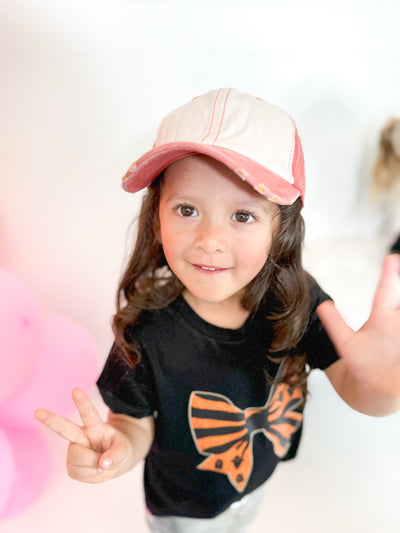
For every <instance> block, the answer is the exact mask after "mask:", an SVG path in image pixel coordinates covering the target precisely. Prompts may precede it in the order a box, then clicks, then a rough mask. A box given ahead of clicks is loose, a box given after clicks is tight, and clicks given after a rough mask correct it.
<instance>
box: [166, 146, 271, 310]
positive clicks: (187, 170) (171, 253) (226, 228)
mask: <svg viewBox="0 0 400 533" xmlns="http://www.w3.org/2000/svg"><path fill="white" fill-rule="evenodd" d="M159 222H160V231H159V238H160V239H161V242H162V246H163V249H164V254H165V257H166V259H167V261H168V264H169V266H170V268H171V270H172V271H173V272H174V274H175V275H176V276H177V277H178V278H179V280H180V281H181V282H182V283H183V285H184V286H185V288H186V291H185V292H184V296H185V297H186V299H187V300H188V302H189V303H190V305H191V306H192V307H193V308H194V309H195V310H200V309H202V310H203V313H200V314H202V315H203V316H204V310H207V309H210V310H211V311H215V310H216V309H220V310H224V311H225V310H226V309H229V307H232V306H231V305H230V304H232V303H233V304H235V305H236V306H237V304H238V303H239V302H240V300H241V296H242V293H243V289H244V288H245V287H246V285H247V284H248V283H249V282H250V281H251V280H252V279H253V278H254V277H255V276H256V275H257V274H258V272H259V271H260V270H261V268H262V267H263V265H264V263H265V261H266V260H267V257H268V253H269V249H270V247H271V240H272V234H273V230H274V229H275V227H276V226H277V224H278V223H279V208H278V207H277V206H276V205H275V204H273V203H271V202H269V201H268V200H267V199H266V198H264V197H263V196H261V195H260V194H259V193H257V192H256V191H254V190H253V189H252V188H251V187H250V186H249V185H248V184H247V183H246V182H244V181H241V180H240V179H239V178H238V177H237V175H236V174H234V173H233V172H232V171H231V170H229V169H228V168H226V167H225V166H224V165H222V164H221V163H219V162H217V161H215V160H214V159H211V158H208V157H204V156H198V155H197V156H196V155H194V156H188V157H185V158H184V159H180V160H178V161H176V162H175V163H173V164H171V165H170V166H169V167H168V168H167V169H166V170H165V171H164V177H163V178H162V184H161V198H160V208H159ZM225 304H229V305H228V306H226V305H225ZM235 305H234V306H233V307H235Z"/></svg>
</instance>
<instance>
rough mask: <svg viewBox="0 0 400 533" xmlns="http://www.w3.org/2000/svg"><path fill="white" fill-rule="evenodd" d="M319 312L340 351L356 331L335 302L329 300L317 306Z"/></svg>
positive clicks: (323, 323)
mask: <svg viewBox="0 0 400 533" xmlns="http://www.w3.org/2000/svg"><path fill="white" fill-rule="evenodd" d="M317 314H318V317H319V319H320V320H321V322H322V325H323V326H324V329H325V330H326V332H327V333H328V335H329V337H330V339H331V341H332V342H333V344H334V345H335V348H336V350H337V351H338V352H340V351H341V347H342V346H343V345H344V344H345V343H346V342H347V341H348V340H350V339H351V337H352V336H353V334H354V331H353V330H352V329H351V328H350V327H349V326H348V324H347V323H346V322H345V320H344V319H343V317H342V316H341V314H340V313H339V311H338V310H337V309H336V306H335V304H334V303H333V302H332V301H331V300H327V301H325V302H323V303H322V304H320V305H319V306H318V307H317Z"/></svg>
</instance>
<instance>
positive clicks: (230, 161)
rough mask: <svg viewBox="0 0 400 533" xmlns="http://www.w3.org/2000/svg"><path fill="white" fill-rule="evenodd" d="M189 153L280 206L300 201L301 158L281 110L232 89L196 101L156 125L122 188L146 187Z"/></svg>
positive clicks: (291, 124) (302, 187) (294, 134)
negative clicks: (217, 165) (216, 164)
mask: <svg viewBox="0 0 400 533" xmlns="http://www.w3.org/2000/svg"><path fill="white" fill-rule="evenodd" d="M193 154H203V155H207V156H209V157H212V158H214V159H216V160H218V161H220V162H221V163H223V164H224V165H225V166H227V167H228V168H230V169H231V170H232V171H233V172H235V173H236V174H237V175H238V176H239V177H240V178H241V179H243V180H245V181H247V182H248V183H249V184H250V185H251V186H252V187H253V188H254V189H255V190H256V191H258V192H259V193H260V194H262V195H263V196H265V197H266V198H268V199H269V200H271V201H272V202H275V203H277V204H280V205H290V204H292V203H294V202H295V201H296V199H297V198H299V197H300V198H301V199H302V201H303V204H304V190H305V176H304V157H303V150H302V147H301V142H300V138H299V135H298V132H297V128H296V125H295V123H294V121H293V119H292V118H291V117H290V115H288V113H286V111H284V110H283V109H281V108H279V107H277V106H274V105H272V104H270V103H268V102H266V101H265V100H262V99H261V98H257V97H254V96H251V95H249V94H245V93H242V92H240V91H238V90H236V89H233V88H224V89H217V90H213V91H210V92H207V93H205V94H203V95H201V96H197V97H196V98H194V99H193V100H191V101H189V102H188V103H186V104H184V105H182V106H181V107H178V108H177V109H175V110H173V111H172V112H171V113H169V114H168V115H167V116H166V117H165V118H164V119H163V120H162V122H161V124H160V126H159V128H158V133H157V137H156V140H155V142H154V145H153V148H152V149H151V150H150V151H148V152H146V153H145V154H144V155H142V156H141V157H140V158H139V159H138V160H137V161H135V162H134V163H133V164H132V165H131V166H130V168H129V169H128V171H127V172H126V174H125V176H124V177H123V188H124V189H125V190H126V191H128V192H137V191H139V190H141V189H143V188H145V187H148V186H149V185H150V184H151V183H152V182H153V181H154V180H155V178H156V177H157V176H158V175H159V174H160V173H161V172H162V171H163V170H164V169H165V168H166V167H167V166H168V165H170V164H171V163H173V162H174V161H177V160H178V159H181V158H183V157H186V156H188V155H193Z"/></svg>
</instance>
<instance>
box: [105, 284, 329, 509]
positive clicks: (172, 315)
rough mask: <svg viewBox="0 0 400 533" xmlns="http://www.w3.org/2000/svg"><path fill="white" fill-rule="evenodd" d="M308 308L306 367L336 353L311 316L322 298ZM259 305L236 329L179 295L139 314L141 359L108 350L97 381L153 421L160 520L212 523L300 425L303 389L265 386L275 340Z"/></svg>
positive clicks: (152, 463)
mask: <svg viewBox="0 0 400 533" xmlns="http://www.w3.org/2000/svg"><path fill="white" fill-rule="evenodd" d="M311 299H312V312H311V314H310V321H309V325H308V328H307V331H306V333H305V335H304V337H303V339H302V340H301V342H300V345H301V349H302V350H303V351H304V353H306V355H307V362H308V364H309V365H310V367H311V368H320V369H324V368H326V367H328V366H329V365H330V364H332V363H333V362H334V361H336V360H337V358H338V356H337V354H336V352H335V350H334V348H333V346H332V343H331V342H330V340H329V338H328V336H327V335H326V333H325V331H324V330H323V328H322V325H321V323H320V321H319V319H318V317H317V315H316V313H315V309H316V307H317V306H318V305H319V304H320V303H322V302H323V301H324V300H326V299H328V296H327V295H326V294H325V293H323V292H322V291H321V290H320V288H319V287H317V286H316V287H313V289H312V290H311ZM267 314H268V309H267V308H266V306H265V305H261V306H260V308H259V309H258V311H257V312H256V313H255V314H254V316H252V317H250V318H249V319H248V320H247V321H246V323H245V324H244V325H243V326H242V327H241V328H239V329H235V330H231V329H225V328H220V327H217V326H214V325H211V324H209V323H208V322H206V321H204V320H203V319H201V318H200V317H199V316H198V315H197V314H196V313H195V312H194V311H193V310H192V309H191V308H190V307H189V305H188V304H187V303H186V301H185V300H184V298H183V297H181V296H180V297H178V298H177V299H176V300H175V301H174V302H173V303H172V304H170V305H169V306H168V307H167V308H165V309H161V310H159V311H152V312H148V311H145V312H142V313H141V315H140V319H139V323H138V324H137V325H136V326H135V327H134V328H132V330H131V332H130V335H131V337H132V340H133V339H134V340H135V341H136V342H137V343H138V344H139V346H140V349H141V352H142V361H141V362H140V363H139V364H138V365H137V366H136V368H135V369H132V368H131V367H130V366H129V365H128V363H127V362H126V361H125V360H124V359H123V358H122V357H121V354H120V351H119V348H118V347H117V346H116V345H114V346H113V348H112V350H111V352H110V355H109V357H108V359H107V362H106V364H105V367H104V369H103V372H102V374H101V376H100V378H99V380H98V387H99V390H100V392H101V394H102V396H103V399H104V401H105V403H106V404H107V405H108V406H109V407H110V409H111V410H112V411H113V412H115V413H123V414H127V415H130V416H133V417H137V418H141V417H144V416H149V415H153V416H154V417H155V438H154V442H153V444H152V447H151V450H150V452H149V454H148V456H147V458H146V463H145V480H144V481H145V495H146V504H147V506H148V508H149V510H150V511H151V512H152V513H153V514H155V515H158V516H165V515H175V516H188V517H197V518H211V517H214V516H216V515H218V514H219V513H221V512H222V511H224V510H225V509H227V508H228V507H229V506H230V505H231V504H232V503H233V502H234V501H237V500H239V499H240V498H242V497H243V496H244V495H245V494H247V493H249V492H251V491H253V490H254V489H256V488H257V487H259V486H260V485H261V484H262V483H264V482H265V481H266V480H267V479H268V478H269V477H270V475H271V474H272V472H273V471H274V469H275V467H276V465H277V464H278V462H279V461H280V460H285V459H288V458H290V457H293V456H294V455H295V452H296V448H297V445H298V442H299V438H300V432H301V426H302V418H303V415H302V405H303V402H302V397H301V392H300V389H296V388H290V387H288V386H287V385H285V384H280V385H275V386H272V387H270V386H268V385H267V383H266V380H265V374H264V370H267V371H268V372H269V373H270V374H271V375H276V374H277V372H282V370H283V368H282V365H281V367H280V368H278V365H277V364H275V363H272V362H271V361H270V360H268V358H267V354H268V348H269V345H270V343H271V340H272V329H271V324H270V322H269V321H268V320H266V318H265V317H266V315H267Z"/></svg>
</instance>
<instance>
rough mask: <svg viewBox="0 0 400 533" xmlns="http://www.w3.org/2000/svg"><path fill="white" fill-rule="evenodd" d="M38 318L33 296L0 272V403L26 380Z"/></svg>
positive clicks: (36, 342)
mask: <svg viewBox="0 0 400 533" xmlns="http://www.w3.org/2000/svg"><path fill="white" fill-rule="evenodd" d="M40 325H41V315H40V310H39V306H38V304H37V302H36V300H35V298H34V296H33V295H32V294H31V293H30V292H29V291H28V289H27V288H26V287H25V286H24V284H23V283H22V282H21V281H19V280H18V279H17V278H16V277H15V276H14V275H12V274H10V273H9V272H6V271H5V270H2V269H0V401H1V400H2V399H4V398H6V397H7V396H9V394H11V393H12V392H13V391H14V390H15V389H16V388H18V387H19V386H20V385H21V384H22V383H23V382H24V381H25V379H26V378H27V377H28V376H29V374H30V372H31V369H32V367H33V365H34V363H35V359H36V355H37V351H38V346H39V338H40V333H41V332H40Z"/></svg>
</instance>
